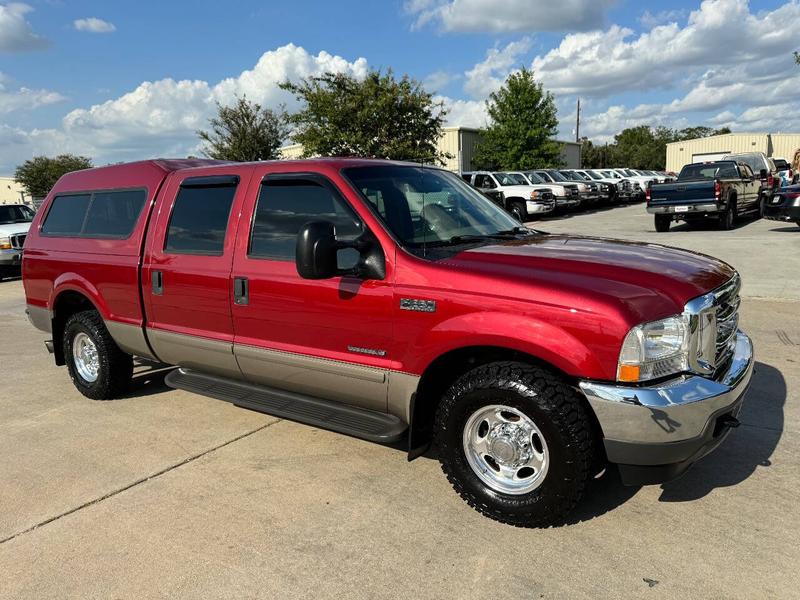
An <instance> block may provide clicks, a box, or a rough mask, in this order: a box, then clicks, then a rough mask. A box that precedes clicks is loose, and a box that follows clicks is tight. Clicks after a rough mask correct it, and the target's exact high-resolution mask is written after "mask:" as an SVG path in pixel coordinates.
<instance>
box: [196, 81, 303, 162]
mask: <svg viewBox="0 0 800 600" xmlns="http://www.w3.org/2000/svg"><path fill="white" fill-rule="evenodd" d="M208 122H209V124H210V125H211V130H210V131H198V132H197V135H198V137H199V138H200V139H201V140H203V141H204V142H205V143H206V145H205V147H204V148H203V154H205V155H206V156H208V157H209V158H216V159H218V160H233V161H239V162H248V161H254V160H272V159H275V158H280V156H279V152H278V148H280V147H281V144H282V143H283V140H285V139H286V136H287V135H288V133H289V131H288V126H287V124H286V115H285V113H284V112H283V110H278V111H273V110H270V109H269V108H264V107H262V106H261V105H260V104H257V103H255V102H250V101H249V100H248V99H247V97H244V96H243V97H241V98H239V97H237V98H236V103H235V104H234V105H233V106H223V105H221V104H220V103H219V102H218V103H217V116H216V117H214V118H212V119H209V120H208Z"/></svg>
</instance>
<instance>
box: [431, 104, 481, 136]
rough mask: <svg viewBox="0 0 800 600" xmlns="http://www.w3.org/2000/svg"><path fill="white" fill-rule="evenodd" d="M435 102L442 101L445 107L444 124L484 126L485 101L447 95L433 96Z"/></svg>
mask: <svg viewBox="0 0 800 600" xmlns="http://www.w3.org/2000/svg"><path fill="white" fill-rule="evenodd" d="M434 100H435V101H436V102H439V101H443V102H444V106H445V108H446V109H447V116H446V117H445V119H446V124H447V125H449V126H453V127H455V126H459V127H475V128H476V129H477V128H481V127H486V121H487V114H486V103H485V102H483V101H479V100H458V99H454V98H449V97H447V96H435V97H434Z"/></svg>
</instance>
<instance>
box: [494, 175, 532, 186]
mask: <svg viewBox="0 0 800 600" xmlns="http://www.w3.org/2000/svg"><path fill="white" fill-rule="evenodd" d="M494 176H495V178H496V179H497V181H499V182H500V185H528V182H527V181H525V178H524V177H523V176H522V175H520V174H519V173H494Z"/></svg>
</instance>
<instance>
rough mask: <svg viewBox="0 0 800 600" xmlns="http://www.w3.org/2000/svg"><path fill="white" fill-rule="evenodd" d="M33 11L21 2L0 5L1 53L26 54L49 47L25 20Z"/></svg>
mask: <svg viewBox="0 0 800 600" xmlns="http://www.w3.org/2000/svg"><path fill="white" fill-rule="evenodd" d="M32 10H33V8H32V7H30V6H28V5H27V4H23V3H21V2H9V3H8V4H0V52H25V51H27V50H38V49H40V48H44V47H46V46H47V45H48V42H47V40H46V39H44V38H43V37H42V36H40V35H37V34H35V33H34V32H33V29H32V28H31V26H30V23H28V21H27V20H26V19H25V15H26V14H27V13H29V12H31V11H32Z"/></svg>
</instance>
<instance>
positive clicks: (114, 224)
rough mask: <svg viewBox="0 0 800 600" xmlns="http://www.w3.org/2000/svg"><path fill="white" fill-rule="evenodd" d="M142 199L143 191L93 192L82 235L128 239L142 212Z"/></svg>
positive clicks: (143, 196) (143, 197)
mask: <svg viewBox="0 0 800 600" xmlns="http://www.w3.org/2000/svg"><path fill="white" fill-rule="evenodd" d="M144 199H145V193H144V190H128V191H124V192H95V194H94V195H93V196H92V201H91V202H90V203H89V209H88V211H87V213H86V221H85V223H84V224H83V232H82V233H83V235H85V236H89V237H128V236H129V235H130V234H131V232H132V231H133V227H134V225H136V220H137V219H138V218H139V213H141V212H142V207H143V206H144Z"/></svg>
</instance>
